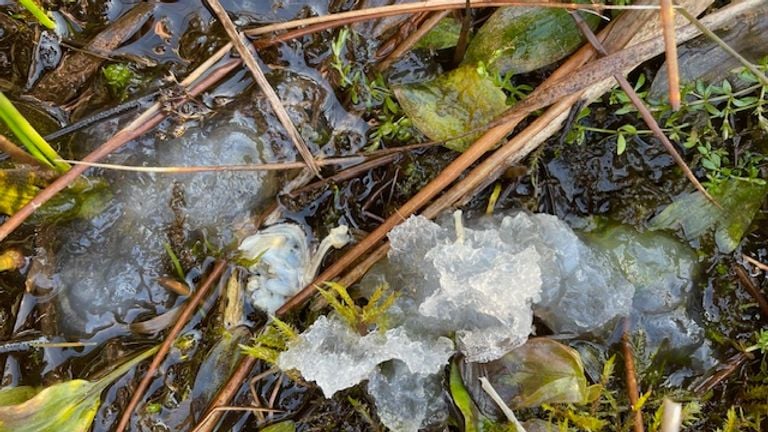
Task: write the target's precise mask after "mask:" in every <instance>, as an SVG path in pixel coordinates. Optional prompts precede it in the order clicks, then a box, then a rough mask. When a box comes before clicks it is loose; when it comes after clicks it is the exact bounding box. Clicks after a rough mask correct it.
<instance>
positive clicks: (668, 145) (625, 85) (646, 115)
mask: <svg viewBox="0 0 768 432" xmlns="http://www.w3.org/2000/svg"><path fill="white" fill-rule="evenodd" d="M571 16H572V17H573V19H574V20H576V24H577V25H578V26H579V29H580V30H581V32H582V33H583V34H584V36H586V38H587V40H588V41H589V43H591V44H592V46H593V47H595V49H596V50H597V52H599V53H600V55H602V56H607V55H608V51H606V49H605V47H604V46H603V44H602V42H600V41H599V40H598V39H597V37H596V36H595V34H594V33H592V29H590V28H589V26H588V25H587V24H586V23H585V22H584V20H583V19H581V17H579V16H578V14H575V13H572V14H571ZM664 42H665V43H666V42H667V37H666V33H665V35H664ZM613 78H614V79H615V80H616V81H617V82H618V83H619V86H620V87H621V89H622V90H624V93H626V94H627V96H628V97H629V100H630V101H632V104H633V105H634V106H635V108H637V111H638V112H639V113H640V116H641V117H642V118H643V121H645V124H646V125H648V127H649V128H650V129H651V131H652V132H653V135H654V136H655V137H656V139H658V140H659V141H661V143H662V145H664V148H665V149H666V150H667V153H669V155H670V156H672V159H674V161H675V163H676V164H677V166H679V167H680V169H681V170H683V173H684V174H685V176H686V177H687V178H688V180H689V181H690V182H691V183H693V186H694V187H695V188H696V189H697V190H698V191H699V192H701V193H702V194H703V195H704V196H705V197H707V199H708V200H709V201H710V202H712V203H713V204H714V205H715V206H717V207H718V208H722V207H721V206H720V204H719V203H718V202H717V201H715V199H714V198H713V197H712V195H710V194H709V192H707V190H706V189H705V188H704V186H702V185H701V183H700V182H699V179H697V178H696V176H695V175H694V174H693V171H691V168H689V167H688V165H687V164H686V163H685V160H684V159H683V157H682V156H680V153H678V152H677V149H675V146H674V145H673V144H672V142H671V141H670V140H669V138H667V136H666V135H665V134H664V131H662V130H661V127H660V126H659V124H658V123H657V122H656V119H655V118H653V114H651V111H650V110H649V109H648V107H646V106H645V103H644V102H643V101H642V100H641V99H640V96H638V95H637V92H635V89H634V88H633V87H632V85H631V84H630V83H629V81H627V79H626V78H624V75H623V74H620V73H618V74H616V75H614V76H613ZM678 102H679V101H678Z"/></svg>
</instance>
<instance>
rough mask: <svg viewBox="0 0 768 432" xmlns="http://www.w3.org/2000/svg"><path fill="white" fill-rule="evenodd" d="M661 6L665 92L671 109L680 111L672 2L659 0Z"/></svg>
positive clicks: (678, 75) (678, 74) (670, 0)
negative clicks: (665, 68) (665, 71)
mask: <svg viewBox="0 0 768 432" xmlns="http://www.w3.org/2000/svg"><path fill="white" fill-rule="evenodd" d="M659 4H660V5H661V12H660V16H661V28H662V31H663V34H664V46H665V48H666V49H665V52H666V58H667V77H668V80H667V86H668V87H667V90H668V92H669V104H670V105H671V106H672V109H673V110H675V111H677V110H679V109H680V73H679V72H678V67H677V43H676V42H675V11H674V9H672V0H659Z"/></svg>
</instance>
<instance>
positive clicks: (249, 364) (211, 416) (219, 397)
mask: <svg viewBox="0 0 768 432" xmlns="http://www.w3.org/2000/svg"><path fill="white" fill-rule="evenodd" d="M255 365H256V358H254V357H251V356H249V355H246V356H244V357H243V358H242V359H241V360H240V362H238V364H237V368H236V369H235V371H234V372H232V375H231V376H230V377H229V379H228V380H227V383H226V384H225V385H224V386H223V387H222V388H221V389H220V390H219V392H218V393H216V397H215V398H213V400H212V401H211V403H210V404H208V409H207V410H206V414H205V416H203V420H201V421H200V423H198V425H197V427H195V429H194V431H195V432H211V431H213V429H214V428H215V427H216V424H217V423H218V422H219V419H220V418H221V416H222V415H223V413H222V412H221V411H218V410H217V409H218V408H219V407H221V406H224V405H226V404H228V403H229V402H230V401H231V400H232V398H234V397H235V395H236V394H237V391H238V390H239V389H240V386H241V385H243V382H244V381H245V379H246V377H248V374H250V373H251V369H253V367H254V366H255Z"/></svg>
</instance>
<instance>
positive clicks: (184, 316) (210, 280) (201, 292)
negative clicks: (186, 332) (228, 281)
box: [116, 260, 227, 432]
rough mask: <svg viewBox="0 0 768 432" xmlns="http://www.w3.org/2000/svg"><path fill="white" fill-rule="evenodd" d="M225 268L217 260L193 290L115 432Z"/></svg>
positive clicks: (120, 431)
mask: <svg viewBox="0 0 768 432" xmlns="http://www.w3.org/2000/svg"><path fill="white" fill-rule="evenodd" d="M226 267H227V262H226V261H224V260H217V261H216V264H214V266H213V270H212V271H211V273H210V274H209V275H208V277H206V278H205V280H204V281H203V283H202V284H201V285H200V287H199V288H198V289H197V290H195V294H194V295H193V296H192V298H190V299H189V301H188V302H187V304H186V305H185V306H184V309H183V310H182V311H181V314H180V315H179V317H178V318H177V320H176V322H175V324H174V325H173V327H172V328H171V330H170V331H169V332H168V335H166V337H165V340H163V343H162V345H160V349H159V350H158V351H157V354H155V356H154V357H153V358H152V363H151V364H150V365H149V368H148V369H147V371H146V373H145V374H144V377H143V378H142V379H141V382H139V385H138V387H136V390H134V392H133V395H132V396H131V400H130V401H129V402H128V405H126V407H125V409H124V410H123V413H122V415H121V416H120V422H119V423H118V424H117V428H116V430H117V432H123V431H124V430H125V428H126V427H127V426H128V422H129V421H130V419H131V415H132V414H133V411H134V410H135V409H136V406H137V405H138V404H139V401H140V400H141V399H142V398H143V397H144V393H145V392H146V391H147V388H149V384H150V383H151V382H152V380H153V379H154V378H155V372H156V371H157V368H158V367H159V366H160V363H162V361H163V360H164V359H165V356H166V355H168V352H169V351H170V349H171V345H173V342H174V341H175V340H176V337H178V335H179V333H181V330H182V329H183V328H184V326H185V325H186V324H187V321H189V319H190V318H192V315H193V314H194V313H195V309H196V308H197V306H198V305H199V304H200V302H201V301H203V298H205V295H206V294H207V293H208V291H209V290H210V288H211V286H213V284H214V282H215V281H216V280H218V278H219V276H221V274H222V273H223V272H224V269H225V268H226Z"/></svg>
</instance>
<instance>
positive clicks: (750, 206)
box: [650, 160, 768, 253]
mask: <svg viewBox="0 0 768 432" xmlns="http://www.w3.org/2000/svg"><path fill="white" fill-rule="evenodd" d="M704 162H705V160H702V165H704ZM710 163H711V162H710ZM705 166H706V165H705ZM709 193H710V194H711V195H712V197H713V198H714V199H715V200H716V201H717V202H718V203H719V204H720V206H721V207H722V208H718V207H716V206H715V205H714V204H712V203H711V202H709V200H708V199H707V198H706V197H705V196H703V195H702V194H701V193H700V192H694V193H691V194H687V195H683V196H682V197H680V198H678V199H677V200H675V202H673V203H672V204H670V205H669V206H668V207H667V208H666V209H664V211H662V212H661V213H659V214H658V215H657V216H656V217H655V218H653V219H652V220H651V223H650V225H651V228H652V229H669V228H672V229H675V228H678V227H680V228H682V229H683V232H684V233H685V236H686V237H687V238H688V239H695V238H698V237H699V236H701V235H703V234H704V233H705V232H706V231H707V230H708V229H710V228H712V227H714V228H715V242H716V243H717V247H718V249H719V250H720V251H721V252H723V253H730V252H732V251H733V250H734V249H736V247H737V246H738V245H739V243H740V242H741V239H742V237H744V234H746V232H747V230H748V229H749V226H750V225H751V224H752V219H753V218H754V216H755V214H756V213H757V211H758V210H759V209H760V206H761V205H762V203H763V200H764V199H765V196H766V194H768V186H766V184H765V183H763V182H755V181H748V180H740V179H729V180H726V181H724V182H722V183H721V184H719V186H718V187H716V188H712V189H711V190H709Z"/></svg>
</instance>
